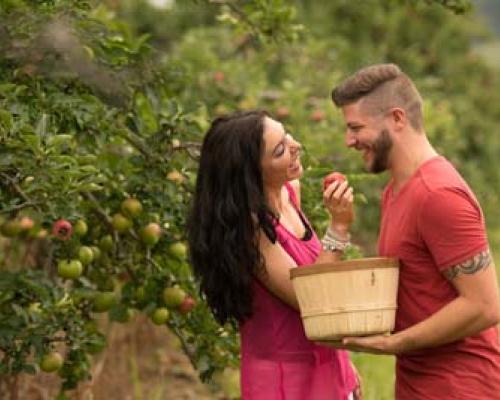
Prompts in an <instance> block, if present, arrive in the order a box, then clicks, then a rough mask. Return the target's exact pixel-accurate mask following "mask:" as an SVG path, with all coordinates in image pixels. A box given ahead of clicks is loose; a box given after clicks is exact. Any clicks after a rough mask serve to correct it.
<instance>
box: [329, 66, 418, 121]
mask: <svg viewBox="0 0 500 400" xmlns="http://www.w3.org/2000/svg"><path fill="white" fill-rule="evenodd" d="M360 99H361V103H360V104H361V107H362V109H363V110H364V111H365V112H367V113H369V114H370V115H377V114H380V113H384V112H386V111H388V110H390V109H391V108H393V107H399V108H401V109H403V110H405V112H406V115H407V118H408V120H409V121H410V124H411V126H412V127H413V128H414V129H415V130H417V131H422V129H423V110H422V108H423V101H422V97H421V96H420V93H419V92H418V90H417V88H416V87H415V84H414V83H413V82H412V80H411V79H410V78H409V77H408V75H406V74H405V73H404V72H403V71H401V69H400V68H399V67H398V66H397V65H396V64H376V65H370V66H368V67H365V68H363V69H361V70H359V71H358V72H356V73H355V74H354V75H352V76H350V77H349V78H347V79H346V80H345V81H343V82H342V83H341V84H340V85H339V86H337V87H336V88H334V89H333V91H332V100H333V102H334V103H335V105H336V106H337V107H343V106H346V105H349V104H352V103H355V102H357V101H358V100H360Z"/></svg>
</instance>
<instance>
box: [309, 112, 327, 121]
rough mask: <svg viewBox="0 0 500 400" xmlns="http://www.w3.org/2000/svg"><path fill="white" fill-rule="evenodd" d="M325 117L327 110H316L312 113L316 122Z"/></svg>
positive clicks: (312, 117)
mask: <svg viewBox="0 0 500 400" xmlns="http://www.w3.org/2000/svg"><path fill="white" fill-rule="evenodd" d="M324 119H325V112H324V111H323V110H314V111H313V112H312V114H311V120H312V121H314V122H321V121H323V120H324Z"/></svg>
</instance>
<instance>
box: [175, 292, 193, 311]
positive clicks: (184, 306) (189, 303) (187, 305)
mask: <svg viewBox="0 0 500 400" xmlns="http://www.w3.org/2000/svg"><path fill="white" fill-rule="evenodd" d="M195 306H196V300H195V299H194V298H192V297H191V296H189V295H188V296H186V297H184V300H182V303H181V305H180V306H179V311H180V312H181V313H182V314H187V313H188V312H190V311H191V310H192V309H193V308H194V307H195Z"/></svg>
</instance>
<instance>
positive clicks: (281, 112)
mask: <svg viewBox="0 0 500 400" xmlns="http://www.w3.org/2000/svg"><path fill="white" fill-rule="evenodd" d="M289 116H290V110H289V109H288V107H285V106H281V107H278V109H277V110H276V118H278V119H279V120H283V119H287V118H288V117H289Z"/></svg>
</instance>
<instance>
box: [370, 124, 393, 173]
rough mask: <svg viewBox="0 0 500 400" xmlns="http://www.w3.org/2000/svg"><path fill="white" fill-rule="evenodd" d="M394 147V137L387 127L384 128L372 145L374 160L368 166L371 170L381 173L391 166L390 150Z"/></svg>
mask: <svg viewBox="0 0 500 400" xmlns="http://www.w3.org/2000/svg"><path fill="white" fill-rule="evenodd" d="M391 148H392V139H391V137H390V135H389V131H388V130H387V129H384V130H382V131H381V132H380V133H379V135H378V137H377V139H376V140H375V142H373V145H372V152H373V162H372V163H371V165H370V166H369V167H368V169H369V171H370V172H373V173H374V174H379V173H380V172H384V171H386V170H387V168H388V167H389V151H390V150H391Z"/></svg>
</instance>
